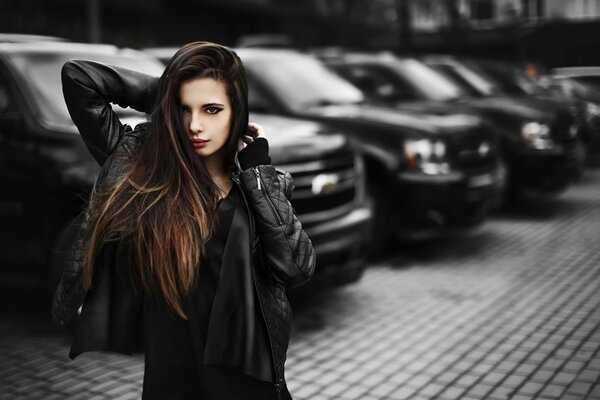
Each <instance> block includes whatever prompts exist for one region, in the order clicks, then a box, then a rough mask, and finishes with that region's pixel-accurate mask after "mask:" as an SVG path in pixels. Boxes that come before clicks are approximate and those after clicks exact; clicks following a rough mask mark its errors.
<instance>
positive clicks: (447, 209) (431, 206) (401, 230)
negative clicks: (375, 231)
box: [392, 168, 505, 238]
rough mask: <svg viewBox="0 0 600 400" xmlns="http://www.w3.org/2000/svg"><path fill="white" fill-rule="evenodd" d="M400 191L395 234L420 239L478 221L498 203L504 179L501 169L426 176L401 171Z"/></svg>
mask: <svg viewBox="0 0 600 400" xmlns="http://www.w3.org/2000/svg"><path fill="white" fill-rule="evenodd" d="M398 180H399V182H400V187H401V190H400V191H399V193H398V194H397V195H396V196H395V197H396V199H395V202H394V205H393V206H392V209H393V210H394V216H393V217H394V220H395V227H396V229H395V233H396V235H397V236H400V237H406V238H420V237H422V236H430V235H435V234H438V233H443V232H444V231H447V230H450V231H453V230H454V229H455V228H467V227H473V226H476V225H478V224H479V223H481V222H482V221H483V220H484V219H485V217H486V215H487V214H488V212H489V211H490V209H492V208H493V207H494V206H496V205H498V204H499V203H500V202H501V198H502V192H503V187H504V182H505V171H504V170H503V169H500V168H499V169H495V168H493V169H490V168H487V169H481V170H478V171H474V172H470V173H464V172H453V173H450V174H445V175H437V176H428V175H425V174H419V173H406V172H403V173H400V174H399V175H398Z"/></svg>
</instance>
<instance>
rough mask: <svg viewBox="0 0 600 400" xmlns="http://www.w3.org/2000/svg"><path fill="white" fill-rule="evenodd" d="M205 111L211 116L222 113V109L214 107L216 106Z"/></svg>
mask: <svg viewBox="0 0 600 400" xmlns="http://www.w3.org/2000/svg"><path fill="white" fill-rule="evenodd" d="M205 110H206V112H207V113H209V114H217V113H218V112H220V111H221V109H220V108H219V107H214V106H211V107H206V108H205Z"/></svg>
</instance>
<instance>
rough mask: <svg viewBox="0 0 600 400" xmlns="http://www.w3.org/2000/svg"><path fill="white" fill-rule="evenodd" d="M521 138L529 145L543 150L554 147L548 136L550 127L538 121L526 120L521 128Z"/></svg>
mask: <svg viewBox="0 0 600 400" xmlns="http://www.w3.org/2000/svg"><path fill="white" fill-rule="evenodd" d="M521 134H522V135H523V139H525V142H526V143H527V144H529V145H530V146H532V147H534V148H536V149H540V150H545V149H551V148H553V147H554V141H553V140H552V139H551V138H550V128H549V127H548V125H546V124H541V123H539V122H528V123H526V124H524V125H523V127H522V128H521Z"/></svg>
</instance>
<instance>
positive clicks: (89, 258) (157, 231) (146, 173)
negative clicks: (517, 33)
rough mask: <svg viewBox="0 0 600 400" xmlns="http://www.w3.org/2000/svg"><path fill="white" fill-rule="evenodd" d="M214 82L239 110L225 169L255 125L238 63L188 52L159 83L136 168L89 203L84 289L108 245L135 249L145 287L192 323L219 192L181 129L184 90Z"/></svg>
mask: <svg viewBox="0 0 600 400" xmlns="http://www.w3.org/2000/svg"><path fill="white" fill-rule="evenodd" d="M196 78H212V79H216V80H218V81H221V82H223V83H225V85H226V86H227V90H228V95H229V98H230V101H231V105H232V121H231V131H230V133H229V138H228V140H227V142H226V144H225V149H224V153H225V157H224V162H225V164H226V165H224V168H226V167H227V166H229V165H231V164H232V163H233V159H234V156H235V150H236V144H237V140H238V138H239V137H240V135H241V134H242V133H243V132H245V130H246V127H247V125H248V88H247V84H246V77H245V72H244V69H243V66H242V63H241V61H240V59H239V57H238V56H237V55H236V54H235V53H234V52H233V51H232V50H231V49H229V48H227V47H224V46H221V45H217V44H214V43H209V42H194V43H190V44H187V45H185V46H184V47H182V48H181V49H180V50H179V51H178V52H177V53H176V54H175V55H174V56H173V58H172V59H171V61H170V62H169V63H168V65H167V67H166V69H165V71H164V72H163V74H162V76H161V77H160V79H159V81H158V90H157V94H156V103H155V108H154V111H153V113H152V116H151V122H150V124H149V127H148V132H147V134H146V135H145V138H144V141H143V143H142V145H141V147H140V148H139V150H138V151H137V152H136V153H135V154H134V156H133V160H132V162H131V164H130V165H129V168H128V169H127V171H126V172H125V173H124V175H123V176H122V177H119V179H117V180H116V182H115V183H113V184H109V185H108V187H106V188H104V187H103V188H100V187H95V188H94V191H93V192H92V195H91V198H90V207H89V226H90V240H89V245H88V248H87V249H86V252H85V258H84V265H83V281H84V287H85V288H86V289H89V288H90V287H91V286H92V278H93V269H94V262H95V260H96V258H97V256H98V254H99V253H100V250H101V248H102V245H103V244H104V243H105V242H107V241H109V240H120V241H124V242H127V243H129V244H131V248H132V256H133V259H134V260H135V262H134V264H135V265H136V267H137V268H136V269H137V271H138V272H139V274H140V276H141V278H142V282H143V283H144V286H145V287H146V288H148V289H152V290H155V291H157V292H159V293H160V294H162V296H163V297H164V299H165V301H166V303H167V304H168V305H169V307H170V308H171V309H172V310H173V311H174V312H175V313H176V314H177V315H179V316H180V317H182V318H186V315H185V312H184V311H183V308H182V306H181V298H182V296H183V295H185V294H187V293H189V291H190V290H191V289H192V287H193V286H194V284H195V283H196V280H197V276H198V266H199V263H200V260H201V258H202V254H203V252H204V244H205V243H206V241H207V240H208V239H209V237H210V236H211V233H212V229H213V221H214V212H215V207H216V204H217V199H218V193H219V192H218V189H217V187H216V185H215V184H214V183H213V181H212V179H211V177H210V175H209V173H208V170H207V168H206V166H205V164H204V161H203V159H202V157H200V156H198V155H197V154H196V153H195V152H194V149H193V147H192V146H191V144H190V141H189V136H188V133H187V129H186V128H185V127H184V126H183V123H182V114H181V108H182V107H181V103H180V99H179V89H180V86H181V84H182V83H183V82H185V81H189V80H192V79H196Z"/></svg>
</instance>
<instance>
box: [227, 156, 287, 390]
mask: <svg viewBox="0 0 600 400" xmlns="http://www.w3.org/2000/svg"><path fill="white" fill-rule="evenodd" d="M254 173H255V174H256V181H257V185H258V190H261V185H260V174H259V172H258V168H257V167H254ZM232 178H233V181H234V182H235V183H236V184H237V185H238V189H240V193H241V194H242V197H243V198H244V205H245V206H246V212H247V213H248V221H249V222H250V271H251V272H252V282H253V283H254V290H256V296H257V297H258V305H259V307H260V313H261V315H262V317H263V320H264V321H265V326H267V319H266V318H265V310H264V308H263V305H262V296H261V294H260V290H258V284H257V283H256V273H255V272H254V257H253V252H252V246H253V245H254V217H253V216H252V213H251V210H250V206H249V205H248V199H246V194H245V193H244V190H243V189H242V187H241V184H240V181H239V179H238V178H237V174H236V176H232ZM266 330H267V339H268V340H269V349H270V350H271V361H272V362H273V370H274V372H275V383H274V384H273V386H274V387H275V393H276V394H277V399H278V400H281V389H282V384H281V381H282V380H283V379H280V377H279V370H278V369H277V362H276V361H275V352H274V351H273V340H272V339H271V332H270V331H269V327H268V326H267V329H266Z"/></svg>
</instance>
